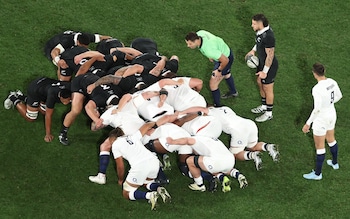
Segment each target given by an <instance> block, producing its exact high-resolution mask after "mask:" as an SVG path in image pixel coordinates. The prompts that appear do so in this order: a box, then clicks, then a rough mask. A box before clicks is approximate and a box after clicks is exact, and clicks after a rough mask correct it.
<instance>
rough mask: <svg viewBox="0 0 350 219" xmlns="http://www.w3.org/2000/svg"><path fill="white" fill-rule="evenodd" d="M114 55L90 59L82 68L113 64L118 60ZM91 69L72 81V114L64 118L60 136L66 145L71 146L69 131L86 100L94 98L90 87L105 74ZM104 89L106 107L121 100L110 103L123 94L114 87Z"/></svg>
mask: <svg viewBox="0 0 350 219" xmlns="http://www.w3.org/2000/svg"><path fill="white" fill-rule="evenodd" d="M113 53H114V52H113ZM113 53H112V54H110V55H107V56H104V55H102V54H101V55H100V56H94V57H92V58H91V59H89V60H88V61H86V62H85V64H83V65H82V66H81V67H80V68H84V67H85V65H87V66H88V67H89V66H91V64H92V63H94V62H96V61H100V62H103V61H106V62H112V61H113V60H117V59H115V57H114V55H113ZM89 69H90V70H88V71H87V73H85V74H80V75H78V76H76V77H74V78H73V80H72V86H71V87H72V88H71V90H72V106H71V110H70V112H69V113H68V114H67V115H66V116H65V118H64V121H63V126H62V130H61V132H60V135H59V140H60V142H61V143H62V144H64V145H68V144H69V142H68V136H67V135H68V129H69V127H70V126H71V125H72V124H73V122H74V121H75V119H76V117H77V116H78V115H79V114H80V112H81V111H82V109H83V106H84V100H85V98H90V99H91V97H92V96H89V93H88V92H87V87H88V85H90V84H93V83H94V82H96V81H97V80H98V79H99V78H100V77H99V73H101V72H103V71H100V69H91V68H89ZM78 71H79V70H78ZM102 88H103V87H102ZM104 88H105V89H101V90H99V91H100V92H102V93H103V92H104V93H107V94H101V95H103V96H104V98H106V97H107V96H108V98H106V99H107V100H106V101H105V103H106V105H107V104H113V103H114V102H116V101H119V98H117V99H116V100H113V101H114V102H113V101H112V102H110V101H111V100H110V101H109V100H108V99H109V97H111V96H113V95H116V96H118V97H120V96H121V93H120V92H119V89H116V88H113V87H108V88H107V87H104ZM97 92H98V91H97ZM94 96H98V95H97V93H96V94H94ZM95 101H96V102H97V100H95ZM96 102H95V104H96ZM108 102H109V103H108ZM96 105H97V104H96Z"/></svg>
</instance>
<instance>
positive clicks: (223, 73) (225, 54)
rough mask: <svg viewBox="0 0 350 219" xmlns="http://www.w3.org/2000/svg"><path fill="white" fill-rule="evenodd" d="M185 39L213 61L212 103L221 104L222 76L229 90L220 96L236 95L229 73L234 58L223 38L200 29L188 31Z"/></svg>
mask: <svg viewBox="0 0 350 219" xmlns="http://www.w3.org/2000/svg"><path fill="white" fill-rule="evenodd" d="M185 39H186V43H187V47H189V48H191V49H195V48H198V49H199V51H200V52H201V53H202V54H203V55H204V56H206V57H208V58H209V60H210V61H211V62H214V70H213V72H212V75H211V77H210V81H209V87H210V90H211V93H212V95H213V99H214V105H215V106H221V104H220V90H219V84H220V82H221V81H222V79H224V78H225V80H226V83H227V85H228V87H229V88H230V91H229V92H227V93H226V94H224V95H222V98H224V99H226V98H229V97H237V96H238V92H237V90H236V87H235V84H234V80H233V77H232V75H231V66H232V64H233V60H234V57H233V52H232V50H231V49H230V47H229V46H228V45H227V44H226V43H225V42H224V40H223V39H222V38H220V37H217V36H215V35H213V34H211V33H209V32H208V31H205V30H200V31H198V32H197V33H195V32H190V33H188V34H187V35H186V38H185Z"/></svg>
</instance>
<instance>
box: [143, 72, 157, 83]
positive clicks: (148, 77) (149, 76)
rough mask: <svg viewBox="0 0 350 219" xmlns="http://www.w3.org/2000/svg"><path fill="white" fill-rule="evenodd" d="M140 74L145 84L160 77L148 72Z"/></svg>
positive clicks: (154, 81) (153, 81)
mask: <svg viewBox="0 0 350 219" xmlns="http://www.w3.org/2000/svg"><path fill="white" fill-rule="evenodd" d="M141 76H142V78H143V81H144V82H145V83H146V85H151V84H154V83H156V82H158V81H159V80H160V77H157V76H155V75H152V74H149V73H146V74H142V75H141Z"/></svg>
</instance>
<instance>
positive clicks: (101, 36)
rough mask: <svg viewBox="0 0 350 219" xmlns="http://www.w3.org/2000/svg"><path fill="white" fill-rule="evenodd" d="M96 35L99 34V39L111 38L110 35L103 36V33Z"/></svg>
mask: <svg viewBox="0 0 350 219" xmlns="http://www.w3.org/2000/svg"><path fill="white" fill-rule="evenodd" d="M98 36H99V39H100V40H99V41H101V40H108V39H111V38H112V37H111V36H105V35H100V34H98Z"/></svg>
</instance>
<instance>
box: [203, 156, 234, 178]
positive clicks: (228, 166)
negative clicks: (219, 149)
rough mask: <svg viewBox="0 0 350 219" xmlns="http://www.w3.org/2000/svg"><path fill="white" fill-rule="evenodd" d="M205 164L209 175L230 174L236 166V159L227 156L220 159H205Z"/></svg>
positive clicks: (205, 157)
mask: <svg viewBox="0 0 350 219" xmlns="http://www.w3.org/2000/svg"><path fill="white" fill-rule="evenodd" d="M203 164H204V166H205V168H206V169H207V171H208V172H209V173H220V172H221V173H228V172H229V171H231V170H232V168H233V167H234V166H235V157H234V156H233V155H232V154H229V153H228V154H227V155H225V156H220V157H207V156H204V157H203Z"/></svg>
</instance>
